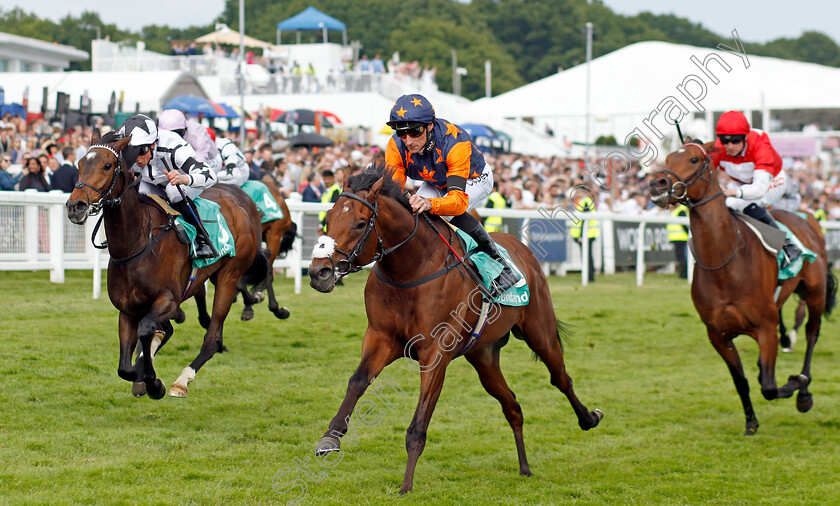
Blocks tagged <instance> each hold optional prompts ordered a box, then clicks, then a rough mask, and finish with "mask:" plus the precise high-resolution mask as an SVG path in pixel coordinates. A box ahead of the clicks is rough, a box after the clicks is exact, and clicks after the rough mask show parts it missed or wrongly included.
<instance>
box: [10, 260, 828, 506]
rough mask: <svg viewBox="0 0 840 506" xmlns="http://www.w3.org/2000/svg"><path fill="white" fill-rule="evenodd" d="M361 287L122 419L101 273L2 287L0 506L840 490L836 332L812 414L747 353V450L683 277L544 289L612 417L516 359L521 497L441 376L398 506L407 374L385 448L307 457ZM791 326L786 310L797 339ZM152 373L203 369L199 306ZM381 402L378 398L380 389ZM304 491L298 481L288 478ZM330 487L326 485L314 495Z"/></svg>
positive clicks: (411, 374)
mask: <svg viewBox="0 0 840 506" xmlns="http://www.w3.org/2000/svg"><path fill="white" fill-rule="evenodd" d="M367 273H368V271H365V272H363V273H358V274H355V275H351V276H350V277H349V278H347V279H346V280H345V282H346V286H340V287H337V289H336V291H335V292H333V293H331V294H321V293H317V292H315V291H314V290H312V289H311V288H309V287H308V286H304V289H303V293H302V294H300V295H294V293H293V282H292V280H289V279H286V278H285V277H280V276H278V278H277V279H276V280H275V287H276V289H277V294H278V300H279V301H280V303H281V304H282V305H286V306H288V307H289V308H290V310H291V312H292V315H291V317H290V318H289V319H288V320H285V321H280V320H277V319H275V318H274V317H273V316H272V315H271V314H270V313H269V312H268V310H267V308H266V307H265V303H263V304H260V305H257V306H255V307H254V309H255V311H256V317H255V319H254V320H253V321H250V322H242V321H240V320H239V319H238V315H239V313H240V312H241V309H242V304H241V302H239V303H237V304H235V305H234V306H233V309H232V311H231V314H230V316H229V317H228V320H227V323H226V326H225V344H226V345H227V347H228V348H229V350H230V353H224V354H220V355H216V356H215V357H214V358H213V359H212V360H211V361H210V362H208V363H207V365H206V366H205V367H204V368H203V369H201V370H200V371H199V372H198V375H197V377H196V380H195V381H194V382H193V383H192V384H191V385H190V391H189V396H188V397H187V398H186V399H175V398H171V397H168V396H167V397H165V398H164V399H162V400H160V401H154V400H151V399H148V398H141V399H136V398H134V397H132V395H131V392H130V389H131V385H130V384H129V383H128V382H126V381H123V380H122V379H120V378H119V377H118V376H117V358H118V354H119V350H118V340H117V311H116V310H115V309H114V308H113V307H112V306H111V303H110V301H109V300H108V298H107V295H105V294H103V297H102V298H101V299H99V300H93V299H92V298H91V273H90V272H68V273H67V279H66V283H65V284H63V285H59V284H51V283H50V282H49V273H48V272H37V273H31V272H0V303H2V314H3V317H2V321H3V324H2V328H3V331H2V335H3V339H2V346H3V352H2V354H0V375H1V376H2V380H0V401H1V402H2V403H1V404H0V406H2V407H0V462H2V466H0V503H2V504H81V503H85V504H89V503H98V504H282V503H284V502H286V501H288V500H291V499H293V498H294V497H295V496H297V495H298V493H300V491H301V488H292V489H291V490H289V491H288V492H286V493H285V494H280V493H278V492H277V491H275V490H273V489H272V480H273V479H274V478H275V476H276V475H277V474H278V472H280V471H281V470H283V469H284V468H288V469H289V470H290V471H291V472H290V473H288V474H286V475H282V476H280V477H279V478H278V480H277V481H276V483H275V485H276V486H277V488H278V489H279V490H282V489H283V488H284V487H283V485H284V484H289V483H291V482H292V480H294V479H300V480H302V481H303V482H304V483H306V486H307V491H306V496H305V498H304V500H303V503H304V504H382V503H397V504H458V505H463V504H491V503H499V504H558V503H572V502H579V503H583V504H596V503H597V504H627V503H639V504H646V503H667V504H701V503H703V504H705V503H710V504H733V503H734V504H761V503H763V504H825V503H831V502H835V501H837V500H838V497H840V484H838V480H837V477H838V475H840V463H839V462H840V460H838V458H837V454H838V450H840V419H838V414H840V339H839V338H838V329H840V327H839V326H838V323H837V322H836V321H824V323H823V327H822V335H821V339H820V342H819V343H818V345H817V348H816V352H815V355H814V362H813V382H812V384H811V387H810V388H811V392H812V393H813V394H814V407H813V409H812V410H811V411H810V412H809V413H806V414H801V413H799V412H797V411H796V408H795V401H794V399H793V398H791V399H782V400H777V401H773V402H768V401H765V400H764V399H763V397H761V393H760V389H759V385H758V382H757V375H758V371H757V367H756V365H755V364H756V361H757V357H758V347H757V345H756V344H755V342H754V341H752V339H750V338H748V337H740V338H738V339H737V340H736V341H735V342H736V345H737V346H738V348H739V350H740V351H741V359H742V361H743V363H744V366H745V370H746V371H748V379H749V381H750V387H751V395H752V399H753V403H754V405H755V408H756V414H757V416H758V420H759V423H760V424H761V425H760V427H759V430H758V433H757V434H756V435H755V436H752V437H745V436H743V435H742V434H743V432H744V415H743V411H742V408H741V404H740V402H739V400H738V396H737V395H736V393H735V388H734V386H733V383H732V379H731V377H730V375H729V372H728V370H727V368H726V366H725V364H724V362H723V360H721V358H720V357H719V356H718V355H717V353H716V352H715V351H714V350H713V349H712V347H711V346H710V345H709V343H708V341H707V338H706V333H705V329H704V327H703V325H702V323H701V322H700V320H699V318H698V316H697V314H696V312H695V311H694V307H693V305H692V303H691V298H690V295H689V288H688V285H687V284H686V283H685V282H684V281H682V280H678V279H676V276H673V275H664V274H648V275H647V276H646V277H645V285H644V287H641V288H639V287H636V286H635V274H634V273H623V274H618V275H616V276H609V277H607V276H599V277H598V279H597V281H596V282H595V283H593V284H591V285H589V286H588V287H581V286H580V278H579V277H578V276H569V277H566V278H558V277H552V278H550V280H549V283H550V285H551V290H552V296H553V301H554V307H555V311H556V314H557V316H558V317H559V318H560V319H561V320H563V321H565V322H566V323H568V324H570V326H571V330H572V336H571V337H570V338H569V340H568V342H566V343H565V352H566V362H567V369H568V371H569V374H570V375H571V376H572V378H573V379H574V381H575V390H576V392H577V394H578V396H579V397H580V399H581V400H582V401H583V402H584V403H585V404H586V406H587V407H588V408H589V409H595V408H600V409H602V410H603V411H604V413H605V415H606V416H605V418H604V420H603V421H602V422H601V424H600V425H599V426H598V427H597V428H595V429H593V430H591V431H589V432H583V431H581V430H580V429H579V428H578V426H577V422H576V419H575V417H574V414H573V413H572V410H571V407H570V406H569V404H568V402H567V401H566V398H565V397H564V396H563V395H562V394H561V393H560V392H559V391H558V390H557V389H556V388H554V387H552V386H551V385H550V384H549V378H548V372H547V370H546V368H545V366H544V365H543V364H542V363H540V362H534V360H533V358H532V355H531V352H530V350H528V349H527V347H526V346H525V344H524V343H523V342H521V341H518V340H516V339H513V338H511V340H510V343H509V344H508V345H507V346H506V347H505V348H504V350H503V351H502V370H503V372H504V373H505V376H506V378H507V381H508V384H509V385H510V387H511V389H512V390H513V391H514V392H515V393H516V395H517V398H518V400H519V402H520V404H521V405H522V410H523V414H524V417H525V430H524V433H525V446H526V449H527V451H528V457H529V462H530V465H531V470H532V471H533V473H534V476H533V477H531V478H526V477H522V476H519V474H518V466H517V460H516V450H515V447H514V440H513V435H512V433H511V430H510V428H509V426H508V424H507V422H506V421H505V418H504V416H503V415H502V412H501V408H500V406H499V404H498V402H497V401H496V400H495V399H493V398H491V397H490V396H489V395H488V394H486V393H485V392H484V390H483V389H482V387H481V385H480V384H479V382H478V380H477V376H476V373H475V371H474V370H473V369H472V367H471V366H470V365H469V364H468V363H467V362H466V361H465V360H464V359H463V358H460V359H457V360H456V361H455V362H454V363H453V364H452V365H451V366H450V367H449V369H448V371H447V378H446V382H445V385H444V388H443V393H442V395H441V398H440V401H439V402H438V404H437V409H436V411H435V414H434V416H433V418H432V422H431V425H430V427H429V431H428V440H427V444H426V448H425V451H424V453H423V455H422V456H421V457H420V461H419V463H418V466H417V472H416V475H415V480H414V492H412V493H411V494H409V495H408V496H407V497H405V498H402V499H400V498H399V496H398V490H399V487H400V484H401V483H402V478H403V472H404V469H405V460H406V453H405V431H406V428H407V426H408V424H409V422H410V420H411V417H412V416H413V413H414V408H415V406H416V404H417V396H418V392H419V374H420V373H418V372H416V371H415V370H414V369H412V368H411V367H410V366H409V365H408V364H407V363H406V362H405V361H404V360H402V359H401V360H399V361H397V362H395V363H394V364H392V365H390V366H389V367H387V368H386V369H385V371H384V372H383V373H382V374H381V375H380V377H379V379H378V380H377V381H376V382H374V385H377V384H378V383H377V382H378V381H380V380H381V379H382V378H387V379H390V380H391V381H392V382H393V383H394V384H397V385H398V386H399V387H400V388H402V389H403V390H404V391H405V396H400V395H398V394H396V393H394V391H393V390H390V392H391V394H390V395H388V396H387V397H388V399H389V400H390V401H391V402H392V408H391V409H388V407H387V406H386V405H385V404H383V402H382V401H381V400H380V401H377V399H376V398H375V397H373V396H368V395H366V396H365V397H363V399H370V400H371V401H373V402H374V403H375V404H376V406H375V408H376V409H377V410H381V411H382V413H383V417H382V419H381V421H380V422H379V423H378V424H376V425H373V426H367V427H365V426H361V425H358V424H357V425H356V431H357V436H358V440H359V442H358V444H357V445H355V446H354V445H352V444H350V443H348V442H345V443H344V445H343V446H342V450H343V451H342V457H341V460H340V461H338V462H337V463H336V462H335V460H336V459H333V464H334V467H331V468H325V467H322V466H321V465H320V464H319V463H318V462H317V461H316V460H315V459H314V458H311V457H312V454H313V450H314V448H315V444H316V443H317V442H318V439H319V438H320V437H321V435H322V434H323V433H324V431H325V430H326V429H327V426H328V424H329V421H330V419H331V418H332V417H333V415H334V414H335V413H336V411H337V409H338V406H339V404H340V402H341V400H342V398H343V396H344V392H345V388H346V386H347V381H348V379H349V377H350V375H351V374H352V373H353V371H354V369H355V368H356V366H357V364H358V360H359V355H360V351H361V338H362V335H363V333H364V329H365V326H366V317H365V311H364V304H363V301H362V292H363V287H364V282H365V279H366V276H367ZM793 306H794V305H793V304H789V305H788V307H786V308H785V309H786V310H785V315H786V318H787V321H788V323H789V324H790V323H792V321H793V320H792V313H793ZM183 307H184V308H185V310H186V313H187V322H185V323H184V324H182V325H179V326H176V329H175V334H174V336H173V337H172V339H171V340H170V342H169V343H168V344H167V345H166V346H165V347H164V348H162V349H161V351H160V352H159V353H158V356H157V360H156V362H155V367H156V369H157V372H158V376H159V377H160V378H161V379H162V380H163V381H164V383H165V384H166V385H167V386H169V385H171V383H172V381H173V380H174V379H175V378H176V377H177V376H178V374H179V373H180V371H181V369H182V368H183V367H184V366H185V365H187V364H188V363H189V362H190V361H191V360H192V359H193V358H194V357H195V355H196V354H197V353H198V348H199V345H200V343H201V339H202V336H203V330H202V329H201V328H200V327H199V325H198V323H197V321H196V310H195V305H194V303H193V302H192V301H188V302H187V303H186V304H185V305H184V306H183ZM803 354H804V332H800V340H799V342H798V343H797V345H796V349H795V351H794V353H788V354H781V353H780V354H779V359H778V362H777V366H776V378H777V382H778V383H779V384H780V385H781V384H783V383H784V382H785V381H786V380H787V376H788V375H790V374H794V373H798V372H799V370H800V368H801V365H802V360H803ZM386 391H387V389H386ZM308 457H309V458H310V460H309V462H308V463H307V464H306V465H307V466H308V467H309V469H310V470H311V472H312V477H307V476H306V475H305V474H304V473H303V472H299V471H297V470H296V467H297V464H296V459H297V461H304V460H306V459H307V458H308ZM315 480H319V481H315Z"/></svg>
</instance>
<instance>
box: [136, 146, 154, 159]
mask: <svg viewBox="0 0 840 506" xmlns="http://www.w3.org/2000/svg"><path fill="white" fill-rule="evenodd" d="M151 149H152V146H150V145H149V144H146V145H145V146H140V147H139V148H137V156H143V155H145V154H146V153H148V152H149V151H151Z"/></svg>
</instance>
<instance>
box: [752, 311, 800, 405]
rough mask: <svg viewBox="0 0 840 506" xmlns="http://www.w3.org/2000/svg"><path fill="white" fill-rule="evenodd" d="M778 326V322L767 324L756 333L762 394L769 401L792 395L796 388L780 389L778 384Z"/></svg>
mask: <svg viewBox="0 0 840 506" xmlns="http://www.w3.org/2000/svg"><path fill="white" fill-rule="evenodd" d="M777 326H778V322H772V323H768V324H765V325H763V326H762V327H760V328H759V329H758V331H757V332H756V334H755V336H756V341H758V371H759V373H758V381H759V382H760V383H761V394H762V395H763V396H764V398H765V399H767V400H768V401H772V400H773V399H778V398H780V397H782V398H784V397H790V396H791V395H792V394H793V391H794V390H795V388H794V389H793V390H787V389H785V388H783V389H781V390H780V389H779V388H778V386H777V385H776V357H777V355H778V354H779V335H778V334H777V333H776V328H777ZM786 386H787V385H786ZM797 386H798V385H797Z"/></svg>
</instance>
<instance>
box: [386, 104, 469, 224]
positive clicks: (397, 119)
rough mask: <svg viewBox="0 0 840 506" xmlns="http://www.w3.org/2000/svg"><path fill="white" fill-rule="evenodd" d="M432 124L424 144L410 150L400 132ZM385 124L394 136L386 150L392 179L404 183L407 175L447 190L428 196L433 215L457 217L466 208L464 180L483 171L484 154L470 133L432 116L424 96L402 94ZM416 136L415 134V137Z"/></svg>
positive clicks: (467, 198) (432, 109)
mask: <svg viewBox="0 0 840 506" xmlns="http://www.w3.org/2000/svg"><path fill="white" fill-rule="evenodd" d="M429 124H432V125H434V126H433V127H432V130H431V131H430V132H429V133H428V140H427V142H426V147H425V149H423V151H422V152H420V153H410V152H409V151H408V150H406V148H405V143H404V142H403V141H402V139H400V137H399V136H400V135H405V133H406V132H408V134H409V135H411V131H412V130H413V129H415V128H417V127H418V126H423V125H429ZM388 125H389V126H390V127H391V128H393V129H394V130H395V131H394V135H392V136H391V139H390V140H389V141H388V147H387V148H386V150H385V164H386V165H388V166H389V167H390V168H391V169H392V170H393V176H392V178H393V179H394V181H397V182H399V183H400V184H401V185H405V181H406V177H410V178H411V179H416V180H424V181H428V182H429V183H431V184H433V185H435V186H437V187H438V188H439V189H441V190H444V189H446V190H447V193H446V195H444V196H443V197H441V198H434V199H430V200H431V203H432V209H431V213H432V214H440V215H445V216H458V215H460V214H463V213H464V212H466V210H467V205H468V204H469V197H467V194H466V193H465V189H466V182H467V179H472V178H476V177H479V176H480V175H481V174H482V173H483V172H484V166H485V161H484V155H483V154H481V151H479V150H478V148H477V147H476V146H475V145H474V144H473V143H472V140H471V139H470V135H469V134H468V133H467V132H466V131H465V130H464V129H462V128H459V127H458V126H457V125H455V124H453V123H450V122H448V121H446V120H445V119H441V118H436V117H435V109H434V107H432V104H431V103H430V102H429V100H428V99H427V98H426V97H424V96H423V95H417V94H412V95H403V96H401V97H400V98H398V99H397V102H396V103H395V104H394V107H392V108H391V117H390V121H388ZM415 137H416V136H415Z"/></svg>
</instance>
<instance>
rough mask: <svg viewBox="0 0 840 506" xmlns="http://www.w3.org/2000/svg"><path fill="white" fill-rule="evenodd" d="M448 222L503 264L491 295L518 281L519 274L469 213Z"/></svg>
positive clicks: (498, 293)
mask: <svg viewBox="0 0 840 506" xmlns="http://www.w3.org/2000/svg"><path fill="white" fill-rule="evenodd" d="M450 223H452V224H453V225H455V226H456V227H458V228H460V229H461V230H463V231H464V232H466V233H467V234H469V236H470V237H472V238H473V239H474V240H475V242H476V243H477V244H478V250H479V251H482V252H484V253H487V254H488V255H489V256H490V258H492V259H493V260H495V261H497V262H499V263H500V264H501V265H502V266H503V269H502V272H500V273H499V275H498V276H496V279H494V280H493V285H494V288H493V289H492V290H491V297H494V298H495V297H498V296H499V295H501V294H503V293H505V292H506V291H508V289H510V287H512V286H513V285H515V284H516V283H517V282H518V281H519V276H517V275H516V274H515V273H514V272H513V271H512V270H511V268H510V265H508V262H507V260H505V259H504V257H502V255H500V254H499V250H498V249H496V243H495V242H493V239H491V238H490V234H488V233H487V231H486V230H484V227H483V226H482V225H481V223H480V222H479V221H478V220H477V219H475V217H474V216H472V215H471V214H469V213H464V214H462V215H460V216H455V217H454V218H452V220H450Z"/></svg>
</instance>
